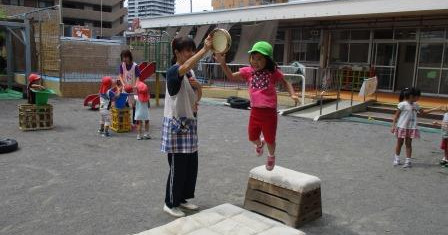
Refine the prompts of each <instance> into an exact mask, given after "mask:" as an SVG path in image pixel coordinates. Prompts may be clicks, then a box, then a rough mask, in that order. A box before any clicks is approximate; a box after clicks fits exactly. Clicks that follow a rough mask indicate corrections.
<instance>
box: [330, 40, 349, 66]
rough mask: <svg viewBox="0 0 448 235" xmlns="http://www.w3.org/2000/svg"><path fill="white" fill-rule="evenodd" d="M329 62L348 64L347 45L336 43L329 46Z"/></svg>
mask: <svg viewBox="0 0 448 235" xmlns="http://www.w3.org/2000/svg"><path fill="white" fill-rule="evenodd" d="M331 61H332V62H336V63H347V62H348V43H336V44H333V45H332V46H331Z"/></svg>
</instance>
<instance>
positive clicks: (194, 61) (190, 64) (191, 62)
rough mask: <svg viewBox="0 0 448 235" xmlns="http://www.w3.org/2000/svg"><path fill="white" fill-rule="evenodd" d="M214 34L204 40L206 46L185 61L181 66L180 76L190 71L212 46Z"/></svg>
mask: <svg viewBox="0 0 448 235" xmlns="http://www.w3.org/2000/svg"><path fill="white" fill-rule="evenodd" d="M212 39H213V38H212V36H211V35H208V37H207V38H206V39H205V41H204V47H203V48H202V49H201V50H199V51H198V52H197V53H196V54H194V55H193V56H192V57H191V58H190V59H188V60H187V61H185V63H184V64H182V65H181V66H179V70H178V71H179V76H184V75H185V74H186V73H187V72H188V71H190V70H191V69H192V68H193V67H194V66H195V65H196V64H197V63H198V61H199V60H200V59H201V58H202V57H203V56H204V55H205V54H206V53H207V52H208V51H209V50H210V49H211V48H212Z"/></svg>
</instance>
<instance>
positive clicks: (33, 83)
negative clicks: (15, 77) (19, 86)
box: [27, 73, 45, 104]
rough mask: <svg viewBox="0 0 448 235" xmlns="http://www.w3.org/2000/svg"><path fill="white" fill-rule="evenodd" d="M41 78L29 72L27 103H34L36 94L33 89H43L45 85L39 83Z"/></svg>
mask: <svg viewBox="0 0 448 235" xmlns="http://www.w3.org/2000/svg"><path fill="white" fill-rule="evenodd" d="M41 84H42V79H41V78H40V76H39V75H37V74H34V73H32V74H30V76H29V77H28V86H27V95H28V104H35V103H36V94H35V93H34V92H33V91H32V89H33V90H45V87H44V86H42V85H41Z"/></svg>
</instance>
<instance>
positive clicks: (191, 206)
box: [180, 202, 199, 211]
mask: <svg viewBox="0 0 448 235" xmlns="http://www.w3.org/2000/svg"><path fill="white" fill-rule="evenodd" d="M180 207H182V208H185V209H188V210H192V211H197V210H199V206H196V205H195V204H193V203H189V202H185V203H181V204H180Z"/></svg>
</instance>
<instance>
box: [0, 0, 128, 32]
mask: <svg viewBox="0 0 448 235" xmlns="http://www.w3.org/2000/svg"><path fill="white" fill-rule="evenodd" d="M18 2H19V4H20V5H11V4H13V3H15V2H12V1H10V0H2V1H1V3H0V5H1V6H2V8H3V9H4V10H5V12H6V14H7V15H8V16H11V15H16V14H21V13H25V12H29V11H32V10H35V9H36V8H38V7H48V6H51V5H56V4H58V2H59V0H23V1H18ZM101 2H102V4H103V14H102V21H103V37H106V38H109V37H112V36H120V35H123V32H124V31H126V28H127V22H126V15H127V9H126V8H125V7H124V6H123V0H107V1H106V0H103V1H101V0H64V1H63V2H62V3H63V9H62V15H63V23H64V24H65V26H66V29H67V30H66V33H65V34H66V35H65V36H71V35H70V32H71V30H70V29H71V26H74V25H81V26H88V27H89V28H91V29H92V31H93V35H96V36H100V35H101V27H100V26H101V11H100V10H99V9H100V6H101V5H100V4H101ZM5 3H7V4H5Z"/></svg>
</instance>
